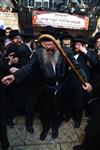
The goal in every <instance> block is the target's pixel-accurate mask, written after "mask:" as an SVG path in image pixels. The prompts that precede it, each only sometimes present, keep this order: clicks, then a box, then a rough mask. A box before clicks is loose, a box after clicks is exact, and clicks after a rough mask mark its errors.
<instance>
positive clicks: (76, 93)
mask: <svg viewBox="0 0 100 150" xmlns="http://www.w3.org/2000/svg"><path fill="white" fill-rule="evenodd" d="M77 61H78V62H79V64H80V65H81V67H82V68H83V70H84V71H85V73H86V75H87V78H88V81H90V72H89V68H88V66H87V61H89V62H90V63H91V65H92V67H94V66H96V64H97V63H98V57H97V55H96V54H95V53H94V51H91V50H88V52H87V54H86V55H85V54H83V53H81V54H79V56H78V59H77ZM69 81H70V102H71V106H72V107H74V108H82V107H84V105H85V103H86V101H87V98H88V97H90V96H89V95H87V93H86V91H84V90H83V89H82V86H81V84H80V82H79V81H78V80H77V78H76V77H75V76H74V75H73V74H69Z"/></svg>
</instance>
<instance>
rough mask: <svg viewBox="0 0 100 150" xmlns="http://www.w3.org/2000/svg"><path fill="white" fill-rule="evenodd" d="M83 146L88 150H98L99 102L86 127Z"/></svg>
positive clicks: (99, 146) (99, 141)
mask: <svg viewBox="0 0 100 150" xmlns="http://www.w3.org/2000/svg"><path fill="white" fill-rule="evenodd" d="M85 131H86V136H85V140H84V144H85V145H86V146H87V148H88V150H99V149H100V102H98V103H97V106H96V107H95V111H94V113H93V115H92V116H91V119H90V120H89V122H88V125H87V126H86V129H85Z"/></svg>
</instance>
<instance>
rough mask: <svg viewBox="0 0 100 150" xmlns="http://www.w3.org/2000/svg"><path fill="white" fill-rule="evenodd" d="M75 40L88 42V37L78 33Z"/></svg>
mask: <svg viewBox="0 0 100 150" xmlns="http://www.w3.org/2000/svg"><path fill="white" fill-rule="evenodd" d="M74 42H80V43H83V44H88V39H87V37H86V36H85V35H82V34H78V35H76V36H75V37H74Z"/></svg>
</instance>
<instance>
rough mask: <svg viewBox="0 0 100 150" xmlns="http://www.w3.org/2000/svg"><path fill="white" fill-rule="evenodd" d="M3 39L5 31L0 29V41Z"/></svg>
mask: <svg viewBox="0 0 100 150" xmlns="http://www.w3.org/2000/svg"><path fill="white" fill-rule="evenodd" d="M4 39H5V30H4V29H0V40H4Z"/></svg>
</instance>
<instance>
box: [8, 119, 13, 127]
mask: <svg viewBox="0 0 100 150" xmlns="http://www.w3.org/2000/svg"><path fill="white" fill-rule="evenodd" d="M7 125H8V126H9V127H10V128H11V129H13V128H14V123H13V120H11V119H8V120H7Z"/></svg>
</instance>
